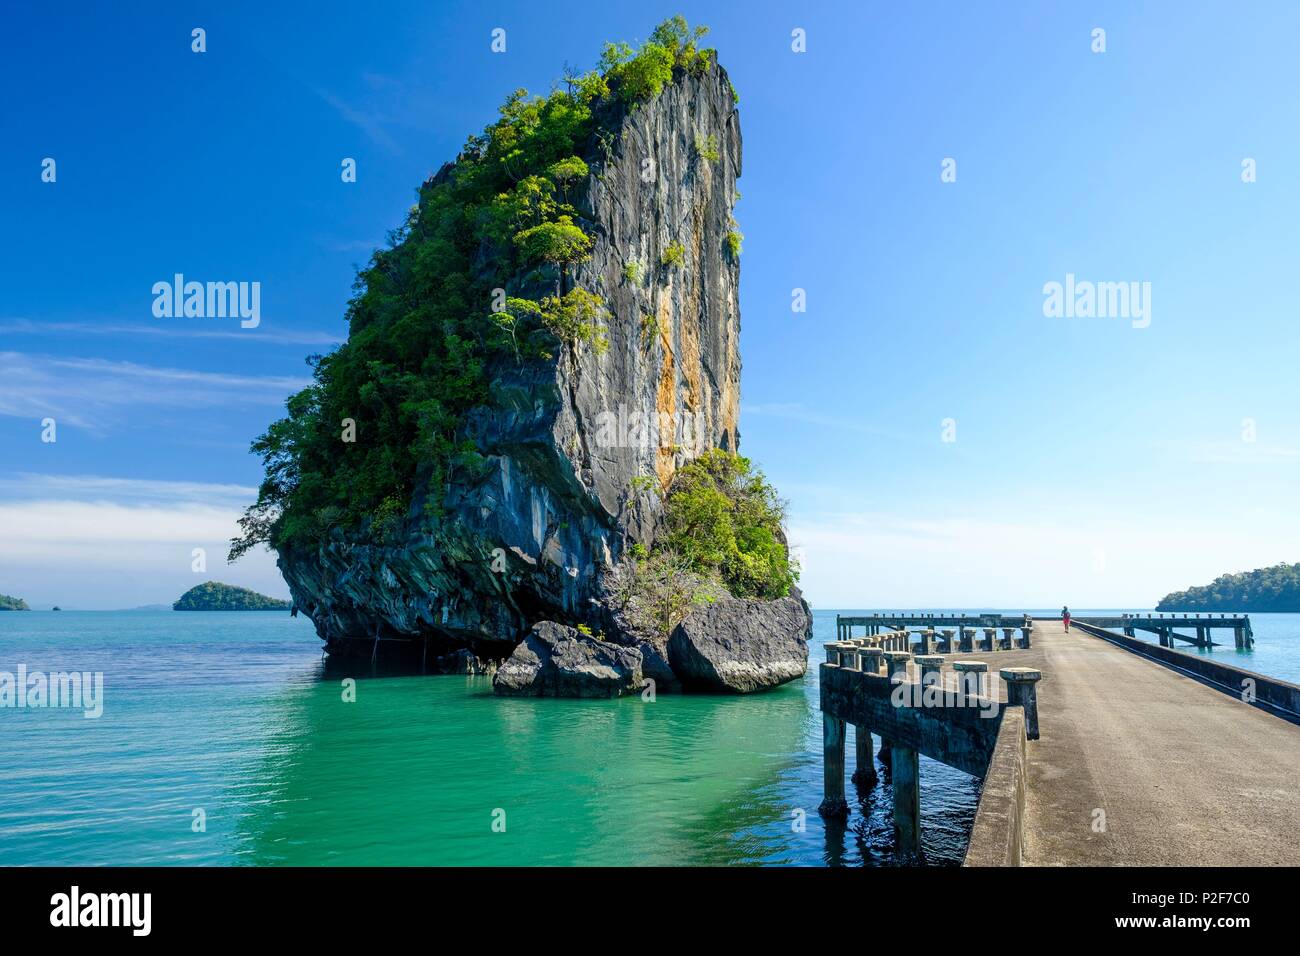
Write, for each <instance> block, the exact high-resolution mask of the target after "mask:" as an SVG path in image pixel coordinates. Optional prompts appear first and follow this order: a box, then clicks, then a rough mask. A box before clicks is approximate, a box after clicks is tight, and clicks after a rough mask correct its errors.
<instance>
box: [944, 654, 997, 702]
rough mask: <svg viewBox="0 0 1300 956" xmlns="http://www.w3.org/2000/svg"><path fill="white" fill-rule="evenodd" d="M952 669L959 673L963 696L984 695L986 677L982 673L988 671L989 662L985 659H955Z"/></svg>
mask: <svg viewBox="0 0 1300 956" xmlns="http://www.w3.org/2000/svg"><path fill="white" fill-rule="evenodd" d="M952 669H953V670H955V671H957V673H958V675H959V676H958V678H957V680H958V684H959V686H960V687H961V690H962V694H963V696H966V697H983V696H984V678H983V677H982V676H981V675H983V674H986V673H988V669H989V665H988V664H986V663H984V661H954V662H953V665H952ZM968 706H969V705H968Z"/></svg>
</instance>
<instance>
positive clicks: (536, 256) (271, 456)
mask: <svg viewBox="0 0 1300 956" xmlns="http://www.w3.org/2000/svg"><path fill="white" fill-rule="evenodd" d="M705 32H706V28H703V27H697V28H695V29H691V28H690V27H688V26H687V24H686V21H685V20H684V19H683V18H681V17H673V18H671V19H669V20H667V21H665V22H664V23H662V24H660V25H659V26H658V27H657V28H656V29H655V31H654V33H652V34H651V38H650V40H649V41H647V42H646V43H645V44H642V45H641V46H640V47H639V48H637V49H633V48H632V47H630V46H628V45H627V44H610V45H608V46H607V47H606V50H605V54H604V56H603V57H602V59H601V68H600V69H599V70H594V71H592V72H589V73H586V74H581V75H569V76H568V77H566V82H565V88H563V89H559V88H557V89H555V90H553V91H552V92H551V93H550V94H549V95H547V96H531V97H530V96H529V95H528V93H527V91H525V90H516V91H515V92H513V93H512V94H511V95H510V96H509V97H507V99H506V101H505V103H504V104H503V105H502V107H501V110H500V116H499V118H498V119H497V120H496V121H495V122H494V123H492V124H491V125H489V126H488V127H487V128H486V129H485V130H484V131H483V132H482V133H481V134H479V135H477V136H471V137H470V138H469V140H468V141H467V142H466V144H465V147H464V148H463V150H462V151H461V153H460V155H459V156H458V157H457V159H456V162H455V163H454V164H453V165H449V166H447V167H444V169H443V171H442V172H440V173H439V174H438V176H436V177H434V178H433V179H431V180H430V181H429V182H427V183H425V184H424V186H423V187H421V189H420V194H419V202H418V203H417V204H416V205H415V206H414V207H412V209H411V211H410V214H409V215H408V216H407V219H406V221H405V222H404V223H403V224H402V226H401V227H400V228H398V229H397V230H395V231H394V232H393V233H391V234H390V236H389V247H388V248H386V249H383V250H380V251H377V252H376V253H375V254H374V255H373V256H372V257H371V259H370V263H369V264H368V265H367V266H366V267H365V268H364V269H362V270H361V271H360V272H359V273H358V275H357V278H356V282H355V283H354V286H353V289H354V295H353V297H352V299H351V301H350V302H349V304H348V310H347V319H348V323H349V334H348V340H347V342H345V343H344V344H343V345H341V346H340V347H339V348H338V349H336V350H335V351H334V352H332V353H330V354H329V355H325V356H312V357H311V358H309V359H308V362H309V364H310V365H311V366H312V369H313V382H312V384H311V385H310V386H308V387H307V388H305V389H303V390H302V391H301V392H298V393H297V394H295V395H293V396H292V397H290V398H289V400H288V401H287V402H286V405H285V407H286V410H287V412H288V414H287V415H286V416H285V417H284V418H282V419H280V420H279V421H277V422H275V423H273V424H272V425H271V426H270V427H269V428H268V429H267V431H266V433H265V434H263V435H262V436H260V437H259V438H257V439H256V440H255V441H254V442H253V444H252V451H253V452H254V453H255V454H257V455H259V456H260V457H261V458H262V461H263V464H264V466H265V470H266V474H265V478H264V480H263V482H262V484H261V486H260V488H259V489H258V497H257V501H256V502H255V503H254V504H253V505H251V506H250V507H249V508H248V510H247V511H246V512H245V514H244V516H243V517H242V518H241V519H240V530H241V533H240V535H239V536H238V537H237V538H235V539H234V540H232V542H231V548H230V558H231V560H234V559H235V558H238V557H239V556H240V555H242V554H243V553H245V552H246V551H248V550H249V549H250V548H252V547H254V546H256V545H258V544H262V543H266V544H269V545H271V546H273V547H275V548H277V549H283V548H285V547H288V546H292V545H294V544H303V545H307V544H310V543H312V542H319V541H321V540H323V539H324V538H325V537H326V536H327V535H328V534H329V532H330V531H331V530H332V529H334V528H341V529H345V530H358V529H362V528H368V529H369V536H370V538H371V540H374V541H377V542H381V543H382V542H385V541H387V540H388V539H389V536H390V535H392V534H394V533H395V532H397V531H398V530H399V529H400V528H401V527H402V525H403V521H404V519H405V517H406V515H407V512H408V508H409V507H410V502H411V499H412V496H413V492H414V489H415V487H416V484H417V481H419V482H422V483H423V484H424V485H426V486H427V488H428V490H429V494H428V495H427V496H426V499H427V501H428V504H427V505H426V509H427V511H428V512H430V513H434V514H436V513H437V511H438V510H439V508H440V506H441V495H440V494H439V491H440V489H441V488H443V487H445V484H446V482H447V481H448V480H449V478H451V476H452V475H453V474H454V473H455V472H456V471H457V469H475V468H478V467H480V465H481V457H480V456H479V455H478V452H477V449H476V448H475V446H474V444H473V442H472V441H470V440H468V439H467V438H466V436H465V434H464V431H463V429H462V425H463V422H464V420H465V416H466V413H467V412H468V411H469V410H470V409H472V408H474V407H475V406H478V405H481V404H484V403H485V402H486V401H487V399H488V379H489V369H490V368H491V367H492V366H493V363H494V362H496V361H498V360H500V359H501V358H503V357H505V356H510V357H513V358H514V359H515V360H516V361H523V360H524V359H526V358H527V359H530V360H531V359H539V358H549V357H551V356H552V355H553V354H554V351H555V349H556V348H557V347H558V346H560V345H567V346H569V347H570V348H580V347H590V348H593V349H596V350H599V349H601V348H602V343H603V341H604V339H603V335H602V331H601V330H602V323H603V320H604V308H603V303H602V302H601V300H600V299H599V297H598V296H596V295H595V294H594V293H593V292H591V291H590V290H585V289H579V288H572V289H570V288H567V281H566V276H567V274H568V269H569V267H570V266H572V265H574V264H575V263H577V262H581V261H583V260H584V259H585V258H586V257H587V256H589V255H590V248H591V239H590V236H589V235H588V234H587V232H586V230H585V228H584V224H583V223H582V221H581V219H580V217H579V215H578V213H577V211H576V210H575V209H574V208H573V207H572V206H571V205H569V203H568V194H569V191H570V189H571V188H572V187H573V185H574V184H575V183H576V182H577V181H578V180H579V179H581V178H582V177H583V176H585V175H586V171H587V162H586V160H585V159H584V158H583V157H584V156H586V157H588V158H591V159H594V158H595V156H596V154H597V152H598V150H597V140H598V137H597V136H596V134H597V132H598V130H597V127H596V121H595V119H594V118H593V116H594V111H595V110H596V109H597V108H599V107H600V106H601V105H602V104H603V103H605V102H607V101H610V100H611V99H613V98H618V99H620V100H622V101H623V102H624V103H629V104H632V106H633V107H635V103H636V102H637V101H639V100H640V99H643V98H645V97H651V96H655V95H657V94H658V93H659V92H660V91H662V89H663V87H664V85H665V84H667V83H670V82H672V80H673V78H674V76H675V75H677V74H678V73H685V72H686V71H691V72H700V71H703V70H704V69H707V68H708V67H709V65H710V64H711V63H712V62H713V51H711V50H701V49H699V48H698V46H697V41H698V40H699V39H700V37H702V36H703V35H704V33H705ZM546 268H553V269H555V270H556V275H555V276H554V281H555V292H554V294H553V295H549V296H543V297H541V298H529V297H528V296H527V295H526V294H525V291H524V290H525V289H526V288H527V287H531V286H535V285H536V280H537V278H539V277H543V276H544V273H542V272H539V270H544V269H546ZM494 289H504V290H506V292H507V293H508V296H509V297H508V298H507V300H506V301H505V302H504V303H498V302H496V301H494V295H493V290H494ZM489 303H491V304H492V305H491V306H490V305H489Z"/></svg>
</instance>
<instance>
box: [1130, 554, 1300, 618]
mask: <svg viewBox="0 0 1300 956" xmlns="http://www.w3.org/2000/svg"><path fill="white" fill-rule="evenodd" d="M1156 610H1157V611H1197V612H1203V611H1211V612H1213V611H1222V612H1225V613H1226V612H1230V611H1237V612H1250V611H1255V612H1257V613H1265V612H1276V613H1294V612H1297V611H1300V564H1275V565H1273V566H1272V567H1268V568H1258V569H1256V570H1254V571H1245V572H1242V573H1240V574H1224V575H1220V576H1219V577H1217V578H1215V579H1214V581H1213V582H1211V583H1210V584H1205V585H1201V586H1200V587H1193V588H1188V589H1187V590H1186V591H1175V592H1173V593H1172V594H1166V595H1165V596H1164V597H1162V598H1161V599H1160V603H1159V604H1157V605H1156Z"/></svg>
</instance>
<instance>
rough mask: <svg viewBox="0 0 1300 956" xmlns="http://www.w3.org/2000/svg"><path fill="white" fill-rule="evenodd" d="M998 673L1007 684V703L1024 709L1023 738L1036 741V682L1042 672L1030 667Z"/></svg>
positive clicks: (1004, 670)
mask: <svg viewBox="0 0 1300 956" xmlns="http://www.w3.org/2000/svg"><path fill="white" fill-rule="evenodd" d="M998 673H999V674H1000V675H1001V677H1002V679H1003V680H1004V681H1006V682H1007V703H1008V704H1009V705H1011V706H1012V707H1016V706H1020V707H1023V708H1024V709H1025V738H1026V739H1028V740H1037V739H1038V690H1037V687H1038V682H1039V681H1040V680H1041V679H1042V677H1043V672H1042V671H1039V670H1035V669H1034V668H1032V667H1004V668H1002V669H1001V670H1000V671H998Z"/></svg>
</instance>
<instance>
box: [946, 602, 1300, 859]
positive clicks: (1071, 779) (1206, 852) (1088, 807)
mask: <svg viewBox="0 0 1300 956" xmlns="http://www.w3.org/2000/svg"><path fill="white" fill-rule="evenodd" d="M1012 658H1015V660H1014V661H1013V660H1012ZM961 659H979V660H986V661H988V662H989V668H990V670H991V671H992V670H995V669H996V668H997V667H1004V666H1030V667H1039V668H1041V669H1042V671H1043V679H1042V681H1041V682H1040V683H1039V685H1038V700H1039V724H1040V727H1041V731H1042V739H1040V740H1038V741H1032V742H1030V743H1029V745H1028V755H1029V761H1028V771H1029V772H1028V781H1027V787H1026V798H1025V799H1026V806H1025V840H1024V862H1025V864H1026V865H1028V866H1056V865H1078V866H1125V865H1145V866H1166V865H1167V866H1208V865H1214V866H1261V865H1262V866H1273V865H1279V864H1289V865H1292V866H1295V865H1298V864H1300V726H1297V725H1295V724H1292V723H1289V722H1287V721H1285V720H1283V719H1281V718H1279V717H1275V716H1273V715H1271V714H1268V713H1265V712H1264V711H1262V710H1258V709H1256V708H1255V707H1252V706H1250V705H1249V704H1246V703H1244V702H1242V701H1240V700H1237V699H1236V698H1233V697H1230V696H1228V695H1227V694H1224V693H1223V692H1222V691H1218V690H1215V689H1213V688H1210V687H1207V686H1205V685H1204V684H1201V683H1198V682H1197V681H1195V680H1192V679H1191V678H1189V677H1186V676H1184V675H1182V674H1179V673H1178V672H1176V671H1173V670H1170V669H1169V668H1167V667H1164V666H1162V665H1160V664H1158V663H1156V662H1154V661H1151V660H1147V659H1145V658H1143V657H1140V656H1138V655H1136V654H1134V653H1132V652H1130V651H1127V650H1124V649H1122V648H1119V647H1116V646H1114V645H1112V644H1108V643H1107V642H1106V641H1104V640H1102V639H1100V638H1097V637H1093V636H1091V635H1089V634H1086V633H1084V632H1082V631H1078V630H1072V631H1070V632H1069V633H1068V634H1067V633H1065V631H1064V629H1063V628H1062V626H1061V623H1060V622H1059V621H1038V622H1036V624H1035V626H1034V647H1033V648H1031V649H1029V650H1026V651H1014V652H1009V653H1007V652H1002V653H993V654H989V653H988V652H983V653H978V652H977V653H975V654H959V655H954V656H953V657H950V658H949V660H961ZM1234 663H1235V661H1234Z"/></svg>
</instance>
